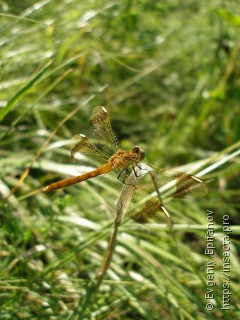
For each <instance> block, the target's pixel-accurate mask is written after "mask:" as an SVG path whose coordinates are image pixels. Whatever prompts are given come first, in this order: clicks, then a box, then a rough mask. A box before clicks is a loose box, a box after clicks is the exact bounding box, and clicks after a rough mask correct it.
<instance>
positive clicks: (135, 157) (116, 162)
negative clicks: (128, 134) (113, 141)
mask: <svg viewBox="0 0 240 320" xmlns="http://www.w3.org/2000/svg"><path fill="white" fill-rule="evenodd" d="M144 155H145V152H144V150H143V149H141V148H139V147H137V146H135V147H133V149H132V150H131V151H125V150H118V151H117V152H116V153H115V154H114V155H113V156H111V157H110V158H109V160H108V163H109V164H110V165H111V166H112V167H113V168H114V169H126V168H128V167H130V166H135V165H136V164H138V163H139V162H140V161H141V160H142V159H143V158H144Z"/></svg>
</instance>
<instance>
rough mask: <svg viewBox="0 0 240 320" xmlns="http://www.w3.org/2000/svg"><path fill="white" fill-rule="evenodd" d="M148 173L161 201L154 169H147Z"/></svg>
mask: <svg viewBox="0 0 240 320" xmlns="http://www.w3.org/2000/svg"><path fill="white" fill-rule="evenodd" d="M149 173H150V176H151V178H152V182H153V184H154V187H155V190H156V192H157V195H158V199H159V201H160V203H162V197H161V194H160V191H159V187H158V184H157V174H156V172H155V170H151V171H149Z"/></svg>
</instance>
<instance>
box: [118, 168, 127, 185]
mask: <svg viewBox="0 0 240 320" xmlns="http://www.w3.org/2000/svg"><path fill="white" fill-rule="evenodd" d="M128 176H129V170H128V168H127V169H123V170H121V171H120V172H119V174H118V176H117V179H118V180H119V181H121V182H122V183H124V181H125V180H126V178H127V177H128Z"/></svg>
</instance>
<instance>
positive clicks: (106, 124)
mask: <svg viewBox="0 0 240 320" xmlns="http://www.w3.org/2000/svg"><path fill="white" fill-rule="evenodd" d="M89 131H90V137H91V142H92V143H93V144H94V145H95V146H96V148H97V149H98V151H99V152H100V153H103V154H104V155H106V156H107V157H108V158H109V157H110V156H112V155H113V154H114V153H115V152H116V151H117V150H118V140H117V137H116V136H115V134H114V133H113V131H112V127H111V123H110V119H109V115H108V112H107V110H106V109H105V108H104V107H102V106H98V107H96V108H94V110H93V112H92V115H91V117H90V129H89Z"/></svg>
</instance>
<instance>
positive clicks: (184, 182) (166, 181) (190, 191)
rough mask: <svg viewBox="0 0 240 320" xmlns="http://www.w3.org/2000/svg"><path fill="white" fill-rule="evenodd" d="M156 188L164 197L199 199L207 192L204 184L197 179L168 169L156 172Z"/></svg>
mask: <svg viewBox="0 0 240 320" xmlns="http://www.w3.org/2000/svg"><path fill="white" fill-rule="evenodd" d="M157 186H158V187H159V188H160V192H161V194H163V195H164V194H165V196H164V197H173V198H199V197H204V196H206V194H207V192H208V188H207V186H206V184H205V183H204V182H203V181H202V180H201V179H199V178H198V177H196V176H194V175H191V174H188V173H183V172H179V171H174V170H169V169H161V170H159V171H158V172H157Z"/></svg>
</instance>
